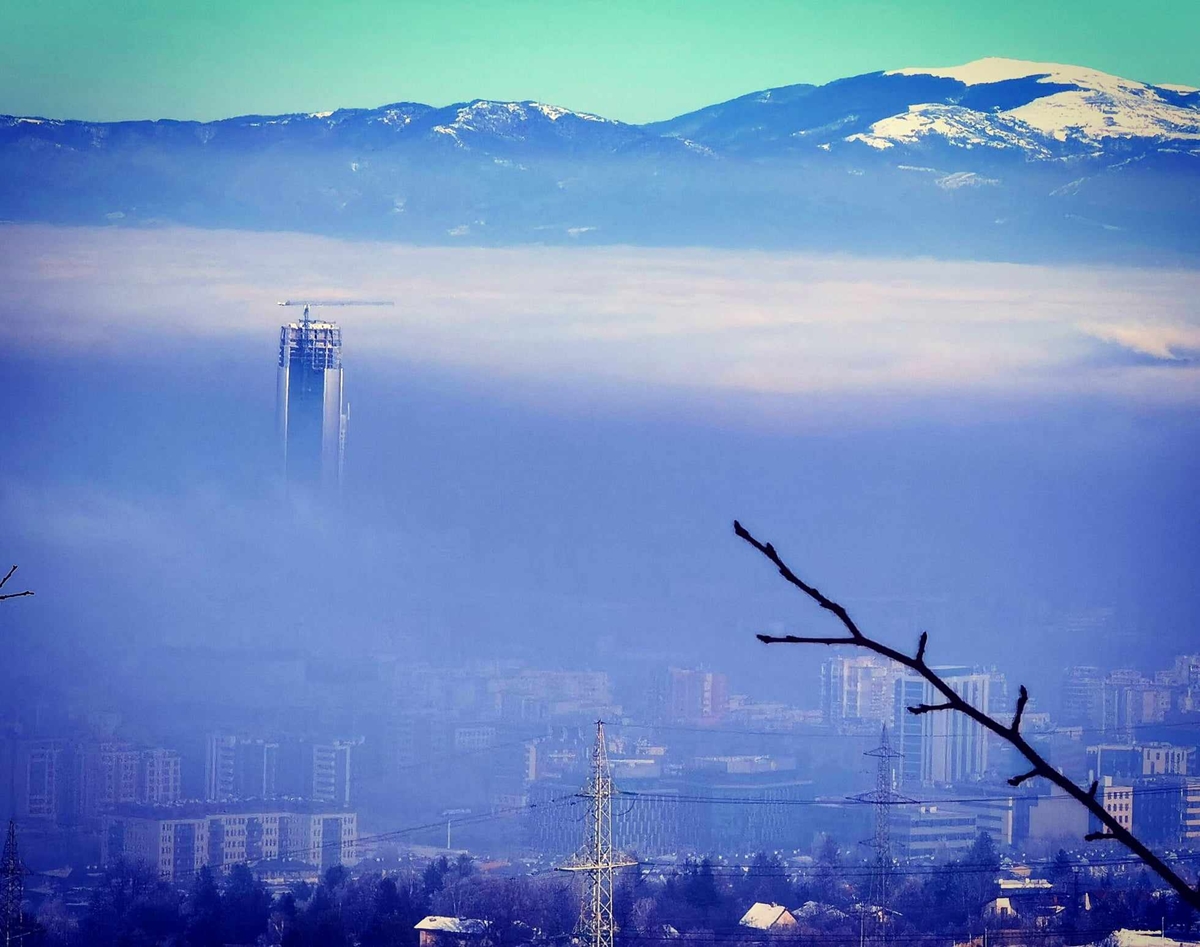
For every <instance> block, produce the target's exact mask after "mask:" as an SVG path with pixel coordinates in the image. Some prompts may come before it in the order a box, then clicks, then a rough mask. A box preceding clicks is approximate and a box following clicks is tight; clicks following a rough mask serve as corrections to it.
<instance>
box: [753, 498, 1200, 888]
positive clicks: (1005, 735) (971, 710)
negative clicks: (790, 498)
mask: <svg viewBox="0 0 1200 947" xmlns="http://www.w3.org/2000/svg"><path fill="white" fill-rule="evenodd" d="M733 531H734V533H736V534H737V536H738V537H740V538H741V539H744V540H745V541H746V542H748V543H749V544H750V545H751V546H753V547H754V548H755V549H757V550H758V551H759V552H760V553H762V554H763V555H764V556H766V557H767V558H768V559H769V560H770V561H771V562H772V563H773V564H774V565H775V567H776V568H777V569H778V570H779V574H780V575H781V576H783V577H784V579H786V580H787V581H788V582H790V583H791V584H792V585H794V586H795V587H796V588H798V589H799V590H800V591H801V592H803V593H804V594H805V595H807V596H808V597H809V598H811V599H812V600H813V601H814V602H816V603H817V604H818V605H819V606H821V608H823V609H825V610H826V611H829V612H832V613H833V614H834V615H835V616H836V617H837V619H838V620H839V621H840V622H841V623H842V625H843V627H845V629H846V631H847V632H848V635H837V636H834V637H802V636H799V635H758V636H757V637H758V640H759V641H761V642H763V643H764V644H824V645H853V646H854V647H856V648H863V649H865V650H867V651H873V652H875V653H876V654H879V655H882V656H883V657H885V658H890V659H891V660H893V661H895V662H896V663H897V664H901V665H903V666H904V667H906V668H908V669H909V670H910V671H913V672H914V673H916V674H919V675H920V676H921V677H923V678H924V679H925V680H926V681H927V682H928V683H929V684H930V685H931V686H932V687H933V689H934V690H935V691H936V692H937V693H938V694H940V695H941V696H942V697H943V698H944V700H943V701H942V702H941V703H936V704H917V705H916V706H915V707H909V708H908V712H909V713H911V714H918V715H919V714H929V713H943V712H958V713H961V714H965V715H966V716H968V717H970V718H971V719H972V720H974V721H975V722H976V723H978V724H979V725H980V726H981V727H983V728H985V729H986V730H990V731H991V732H992V733H994V734H996V736H998V737H999V738H1000V739H1002V740H1004V741H1005V742H1006V743H1008V744H1010V745H1011V746H1012V747H1014V748H1015V749H1016V750H1017V752H1018V753H1020V754H1021V755H1022V756H1023V757H1025V759H1026V760H1028V761H1029V763H1030V766H1031V768H1030V770H1029V771H1028V772H1026V773H1021V774H1020V775H1019V776H1013V777H1012V778H1011V779H1009V781H1008V782H1009V785H1012V786H1020V785H1021V783H1023V782H1025V781H1026V780H1029V779H1033V778H1034V777H1035V776H1040V777H1042V778H1043V779H1048V780H1049V781H1050V782H1052V783H1053V784H1054V785H1055V786H1058V787H1059V788H1060V789H1062V790H1063V791H1064V792H1066V793H1067V795H1069V796H1071V797H1072V798H1073V799H1075V800H1076V801H1078V802H1079V803H1080V804H1081V805H1083V806H1084V807H1085V808H1086V809H1087V810H1088V812H1090V813H1091V814H1092V815H1093V816H1095V818H1096V820H1097V821H1098V822H1099V823H1100V824H1101V825H1103V826H1104V829H1102V830H1101V831H1099V832H1090V833H1089V834H1087V835H1086V836H1084V839H1085V840H1086V841H1089V842H1094V841H1097V840H1099V839H1113V840H1115V841H1117V842H1120V843H1121V844H1122V845H1124V846H1125V847H1126V848H1128V849H1129V850H1130V851H1132V852H1133V853H1134V854H1135V855H1137V856H1138V857H1139V858H1140V859H1141V860H1142V861H1144V862H1145V863H1146V864H1147V865H1148V866H1149V867H1150V868H1152V869H1153V870H1154V871H1155V872H1156V873H1157V874H1158V875H1159V876H1160V877H1161V878H1162V879H1163V880H1164V881H1166V882H1167V884H1169V885H1170V886H1171V887H1172V888H1174V889H1175V891H1176V892H1178V894H1179V896H1180V898H1182V899H1183V901H1184V902H1185V903H1186V904H1188V905H1190V906H1191V907H1193V908H1196V909H1200V891H1198V890H1197V889H1195V888H1193V887H1192V886H1191V885H1190V884H1188V882H1187V881H1186V880H1185V879H1184V878H1183V877H1181V876H1180V875H1178V874H1177V873H1176V872H1175V871H1174V870H1172V868H1171V867H1170V866H1169V865H1168V864H1167V863H1166V862H1164V861H1163V860H1162V859H1161V858H1159V857H1158V856H1157V855H1156V854H1155V853H1154V852H1152V851H1151V850H1150V849H1149V848H1148V847H1147V846H1146V845H1145V843H1143V842H1142V841H1141V840H1140V839H1138V838H1137V836H1135V835H1134V834H1133V833H1132V832H1130V831H1129V830H1128V829H1126V828H1125V827H1124V826H1122V825H1121V824H1120V823H1119V822H1118V821H1117V820H1116V819H1115V818H1114V817H1113V816H1112V814H1111V813H1109V812H1108V810H1107V809H1105V808H1104V806H1103V805H1102V804H1101V803H1100V800H1099V799H1097V798H1096V792H1097V790H1098V789H1099V783H1098V782H1096V781H1094V782H1093V783H1092V784H1091V786H1089V787H1088V788H1087V789H1082V788H1081V787H1079V786H1077V785H1076V784H1075V783H1074V782H1072V781H1071V780H1070V779H1068V778H1067V777H1066V776H1064V775H1063V774H1062V773H1060V772H1059V771H1058V770H1056V769H1055V768H1054V767H1053V766H1051V765H1050V764H1049V763H1048V762H1047V761H1046V760H1045V759H1044V758H1043V757H1042V755H1041V754H1040V753H1038V752H1037V750H1035V749H1034V748H1033V747H1032V746H1031V745H1030V744H1029V742H1028V741H1027V740H1026V739H1025V737H1024V736H1023V735H1022V733H1021V717H1022V715H1023V714H1024V713H1025V705H1026V704H1027V703H1028V702H1029V691H1028V690H1026V689H1025V685H1024V684H1022V685H1021V689H1020V692H1019V695H1018V697H1017V705H1016V708H1015V709H1014V712H1013V717H1012V722H1011V723H1008V724H1004V723H1001V722H1000V721H998V720H994V719H992V717H990V716H989V715H988V714H986V713H984V711H982V710H980V709H979V708H978V707H976V706H974V705H973V704H971V703H969V702H968V701H966V700H964V699H963V698H962V697H961V696H960V695H959V694H958V693H957V692H956V691H955V690H954V688H953V687H951V686H950V685H949V684H947V683H946V681H944V680H943V679H942V678H941V677H940V676H938V674H937V673H936V672H935V671H934V670H933V669H932V668H930V667H929V665H928V664H926V663H925V647H926V645H927V644H928V643H929V633H928V632H926V631H923V632H921V637H920V639H919V640H918V642H917V653H916V654H915V655H912V656H910V655H907V654H905V653H904V652H902V651H897V650H896V649H895V648H890V647H888V646H887V645H885V644H883V643H882V642H880V641H876V640H875V639H874V638H868V637H867V636H866V635H864V634H863V633H862V631H861V630H860V629H859V627H858V626H857V625H856V624H855V623H854V620H853V619H852V618H851V617H850V615H849V613H848V612H847V611H846V609H845V608H843V607H842V606H841V605H839V604H838V603H837V602H835V601H833V600H832V599H829V598H826V597H825V596H824V595H822V594H821V593H820V592H819V591H818V590H817V589H815V588H814V587H813V586H811V585H808V584H807V583H806V582H804V580H803V579H801V578H799V577H798V576H797V575H796V574H795V573H794V572H793V571H792V570H791V569H790V568H788V566H787V564H786V563H785V562H784V561H783V560H782V559H781V558H780V557H779V553H777V552H776V551H775V547H774V546H772V545H771V544H770V543H762V542H759V541H758V540H757V539H755V538H754V536H752V535H751V534H750V532H749V531H748V530H747V529H746V528H745V527H744V526H742V524H741V523H739V522H738V521H737V520H734V521H733Z"/></svg>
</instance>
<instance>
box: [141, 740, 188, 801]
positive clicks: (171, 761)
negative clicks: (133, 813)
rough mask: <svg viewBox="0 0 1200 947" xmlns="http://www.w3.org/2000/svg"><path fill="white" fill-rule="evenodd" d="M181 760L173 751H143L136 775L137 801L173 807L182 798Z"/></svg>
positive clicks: (157, 749) (159, 749) (158, 749)
mask: <svg viewBox="0 0 1200 947" xmlns="http://www.w3.org/2000/svg"><path fill="white" fill-rule="evenodd" d="M182 773H183V760H182V759H181V758H180V756H179V754H178V753H177V752H176V751H175V750H167V749H163V748H161V747H159V748H155V749H151V750H143V751H142V754H141V761H140V769H139V775H138V782H139V785H138V801H139V802H145V803H148V804H149V805H152V806H168V805H173V804H175V803H177V802H179V800H180V799H181V798H182V797H183V792H182V784H183V777H182Z"/></svg>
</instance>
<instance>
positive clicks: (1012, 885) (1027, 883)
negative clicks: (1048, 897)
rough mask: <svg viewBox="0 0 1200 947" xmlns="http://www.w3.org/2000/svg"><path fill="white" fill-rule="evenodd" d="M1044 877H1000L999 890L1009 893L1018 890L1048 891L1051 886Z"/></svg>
mask: <svg viewBox="0 0 1200 947" xmlns="http://www.w3.org/2000/svg"><path fill="white" fill-rule="evenodd" d="M1053 887H1054V885H1052V884H1051V883H1050V882H1049V881H1047V880H1046V879H1045V878H1001V879H1000V890H1001V891H1006V892H1009V893H1013V892H1018V891H1049V890H1050V889H1051V888H1053Z"/></svg>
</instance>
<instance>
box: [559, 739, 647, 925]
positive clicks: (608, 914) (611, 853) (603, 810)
mask: <svg viewBox="0 0 1200 947" xmlns="http://www.w3.org/2000/svg"><path fill="white" fill-rule="evenodd" d="M617 792H618V791H617V790H616V789H615V788H614V787H613V781H612V774H611V773H610V772H609V768H608V751H607V749H606V747H605V738H604V721H603V720H598V721H597V722H596V744H595V746H594V747H593V749H592V771H591V775H590V776H589V777H588V783H587V787H586V788H585V789H584V791H583V792H581V793H580V794H579V795H580V797H581V798H583V799H586V800H587V801H588V811H587V834H586V837H585V839H584V844H583V848H581V849H580V850H579V852H578V853H577V854H576V855H575V856H574V857H572V858H571V859H570V860H569V861H567V862H566V863H565V864H562V865H559V866H558V869H559V870H560V871H576V872H581V873H583V874H584V875H585V877H586V878H587V884H586V886H585V890H584V892H583V897H582V898H581V899H580V909H579V927H578V929H577V931H576V936H577V937H578V939H579V941H580V942H581V943H582V944H584V945H586V947H613V939H614V936H615V934H616V923H615V922H614V920H613V876H614V873H615V872H616V871H617V870H618V869H620V868H628V867H631V866H633V865H636V864H637V861H636V860H634V859H633V858H630V857H629V856H628V855H626V854H625V853H623V852H621V851H618V850H617V849H616V848H615V846H614V845H613V830H612V797H613V796H614V795H615V794H616V793H617Z"/></svg>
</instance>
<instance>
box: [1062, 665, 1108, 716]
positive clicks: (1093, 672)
mask: <svg viewBox="0 0 1200 947" xmlns="http://www.w3.org/2000/svg"><path fill="white" fill-rule="evenodd" d="M1061 710H1062V723H1064V724H1066V725H1067V726H1069V727H1085V728H1088V729H1090V730H1097V731H1098V730H1100V729H1101V728H1102V727H1103V725H1104V673H1103V672H1102V671H1101V670H1100V668H1098V667H1092V666H1090V665H1089V666H1079V667H1072V668H1067V671H1066V674H1065V675H1064V676H1063V685H1062V707H1061Z"/></svg>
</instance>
